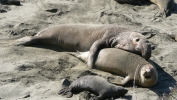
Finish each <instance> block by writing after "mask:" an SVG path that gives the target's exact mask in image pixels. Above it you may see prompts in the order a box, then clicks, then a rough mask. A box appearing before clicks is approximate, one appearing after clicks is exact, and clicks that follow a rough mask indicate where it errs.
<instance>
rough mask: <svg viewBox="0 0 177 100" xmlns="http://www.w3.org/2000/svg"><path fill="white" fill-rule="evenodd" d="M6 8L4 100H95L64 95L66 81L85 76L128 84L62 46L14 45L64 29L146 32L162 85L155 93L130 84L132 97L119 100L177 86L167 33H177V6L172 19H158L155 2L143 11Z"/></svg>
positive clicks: (151, 99)
mask: <svg viewBox="0 0 177 100" xmlns="http://www.w3.org/2000/svg"><path fill="white" fill-rule="evenodd" d="M175 2H177V0H175ZM0 8H1V9H0V44H1V45H0V48H1V49H0V59H1V60H0V100H92V99H93V97H94V95H93V94H92V93H89V92H81V93H77V94H74V96H73V97H72V98H65V97H64V96H61V95H58V92H59V90H60V89H61V88H62V82H63V80H64V79H68V80H69V81H71V82H72V81H74V80H76V79H77V78H79V77H81V76H85V75H98V76H101V77H104V78H112V79H115V78H118V79H122V77H120V76H117V75H113V74H111V73H108V72H103V71H99V70H96V69H91V70H89V69H87V68H86V64H85V63H83V62H81V61H80V60H79V59H77V58H75V57H73V56H71V55H69V54H68V53H67V51H65V50H62V49H60V48H59V47H56V46H52V45H45V44H36V45H32V46H9V43H10V42H12V41H13V40H15V39H18V38H21V37H24V36H33V35H35V34H37V33H38V32H39V31H40V30H42V29H44V28H46V27H50V26H54V25H59V24H73V23H75V24H77V23H78V24H80V23H82V24H116V25H120V26H124V27H127V28H129V29H131V30H133V31H136V32H139V33H142V34H143V35H144V36H145V37H147V38H148V40H149V41H150V42H151V43H152V56H151V58H150V59H151V60H152V61H153V62H154V64H155V67H156V69H157V71H158V82H157V84H156V85H155V86H154V87H152V88H142V87H138V86H136V87H135V88H133V85H132V84H129V85H127V86H125V88H126V89H128V90H129V91H128V93H127V94H126V95H125V96H124V97H121V98H114V99H116V100H131V99H133V98H134V99H135V100H157V99H158V98H159V97H160V96H162V95H163V93H169V92H170V90H169V87H173V86H174V84H175V83H176V80H177V61H176V59H177V42H176V41H175V40H173V39H171V38H170V37H169V36H168V35H167V33H174V34H177V4H175V8H174V10H173V11H172V13H171V14H170V16H168V17H167V18H162V17H160V16H155V15H156V13H158V12H159V11H160V9H159V7H158V6H157V5H155V4H152V3H149V2H145V3H144V4H143V5H141V6H140V5H130V4H120V3H118V2H116V1H115V0H22V2H21V5H20V6H16V5H1V4H0ZM106 100H110V99H106Z"/></svg>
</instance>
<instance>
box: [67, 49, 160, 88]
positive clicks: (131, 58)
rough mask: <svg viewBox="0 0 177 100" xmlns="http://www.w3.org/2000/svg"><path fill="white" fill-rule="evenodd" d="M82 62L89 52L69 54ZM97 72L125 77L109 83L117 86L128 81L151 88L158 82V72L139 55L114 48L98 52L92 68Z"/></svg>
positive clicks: (149, 62)
mask: <svg viewBox="0 0 177 100" xmlns="http://www.w3.org/2000/svg"><path fill="white" fill-rule="evenodd" d="M69 54H71V55H73V56H75V57H77V58H79V59H81V60H83V61H86V60H87V57H88V54H89V52H79V53H69ZM93 68H95V69H98V70H102V71H106V72H110V73H114V74H117V75H120V76H123V77H125V78H124V79H123V80H122V81H111V80H110V82H111V83H114V84H117V85H125V84H126V83H128V82H130V81H134V79H135V84H136V85H139V86H142V87H152V86H154V85H155V84H156V83H157V81H158V72H157V70H156V68H155V66H154V65H153V63H152V62H151V61H150V60H149V61H146V60H145V59H144V58H142V57H140V56H139V55H136V54H133V53H130V52H127V51H123V50H120V49H115V48H107V49H102V50H100V52H99V54H98V57H97V59H96V61H95V66H94V67H93Z"/></svg>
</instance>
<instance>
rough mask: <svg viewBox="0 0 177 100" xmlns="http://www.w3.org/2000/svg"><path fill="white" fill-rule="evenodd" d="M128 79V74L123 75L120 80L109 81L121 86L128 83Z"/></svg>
mask: <svg viewBox="0 0 177 100" xmlns="http://www.w3.org/2000/svg"><path fill="white" fill-rule="evenodd" d="M129 81H130V77H129V76H127V77H125V78H124V79H123V80H122V81H113V80H109V82H110V83H112V84H116V85H121V86H123V85H125V84H126V83H128V82H129Z"/></svg>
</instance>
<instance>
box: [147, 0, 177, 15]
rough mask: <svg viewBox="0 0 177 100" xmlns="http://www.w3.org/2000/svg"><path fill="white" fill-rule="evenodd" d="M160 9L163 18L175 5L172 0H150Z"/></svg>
mask: <svg viewBox="0 0 177 100" xmlns="http://www.w3.org/2000/svg"><path fill="white" fill-rule="evenodd" d="M150 1H151V2H152V3H154V4H156V5H158V6H159V8H160V9H161V10H162V12H161V15H162V16H163V17H164V18H165V17H166V15H168V14H169V12H170V11H171V10H173V8H174V6H175V2H174V0H150Z"/></svg>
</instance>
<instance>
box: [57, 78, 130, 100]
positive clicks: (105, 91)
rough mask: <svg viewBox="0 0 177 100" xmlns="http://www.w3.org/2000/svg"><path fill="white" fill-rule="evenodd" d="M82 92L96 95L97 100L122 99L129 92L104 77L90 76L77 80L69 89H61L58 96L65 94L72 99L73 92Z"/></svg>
mask: <svg viewBox="0 0 177 100" xmlns="http://www.w3.org/2000/svg"><path fill="white" fill-rule="evenodd" d="M80 91H89V92H92V93H94V94H95V95H97V97H96V98H95V100H102V99H104V98H106V97H110V98H111V97H122V96H124V95H125V94H126V93H127V92H128V90H126V89H124V88H123V87H121V86H116V85H114V84H111V83H109V82H108V81H107V80H106V79H104V78H102V77H99V76H93V75H89V76H83V77H81V78H79V79H77V80H75V81H74V82H72V83H71V85H70V86H69V87H67V88H63V89H61V90H60V91H59V93H58V94H59V95H60V94H63V95H66V97H68V98H70V97H72V95H73V92H80Z"/></svg>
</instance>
